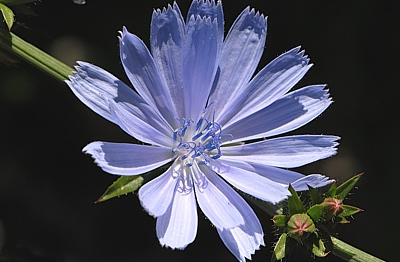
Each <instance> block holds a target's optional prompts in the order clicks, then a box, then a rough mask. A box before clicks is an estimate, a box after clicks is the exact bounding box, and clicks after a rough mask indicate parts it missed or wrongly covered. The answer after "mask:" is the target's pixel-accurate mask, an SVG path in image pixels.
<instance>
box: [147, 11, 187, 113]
mask: <svg viewBox="0 0 400 262" xmlns="http://www.w3.org/2000/svg"><path fill="white" fill-rule="evenodd" d="M185 32H186V28H185V22H184V21H183V17H182V14H181V11H180V10H179V7H178V5H177V4H176V3H174V4H173V7H171V6H168V8H167V9H163V10H162V11H161V10H157V11H156V10H155V11H153V16H152V20H151V31H150V44H151V51H152V55H153V59H154V62H155V63H156V64H157V66H158V68H159V69H160V72H161V75H162V77H163V78H164V80H165V83H166V87H167V88H168V89H169V93H170V94H171V99H172V101H173V103H174V105H175V109H176V112H177V115H176V117H177V118H179V119H182V118H184V117H185V115H184V104H183V102H182V98H183V90H182V87H183V75H182V72H183V69H182V66H183V57H182V55H183V54H182V48H183V45H184V37H185Z"/></svg>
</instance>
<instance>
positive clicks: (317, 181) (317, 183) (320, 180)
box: [291, 174, 335, 191]
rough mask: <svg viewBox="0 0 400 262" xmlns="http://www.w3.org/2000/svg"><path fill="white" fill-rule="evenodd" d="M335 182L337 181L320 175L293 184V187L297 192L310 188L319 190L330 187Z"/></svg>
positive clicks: (303, 178)
mask: <svg viewBox="0 0 400 262" xmlns="http://www.w3.org/2000/svg"><path fill="white" fill-rule="evenodd" d="M333 182H335V180H333V179H329V177H326V176H323V175H319V174H312V175H308V176H304V177H302V178H300V179H298V180H296V181H294V182H292V183H291V185H292V187H293V188H294V190H296V191H305V190H308V189H309V188H308V187H309V186H310V187H312V188H318V187H323V186H326V185H329V184H331V183H333Z"/></svg>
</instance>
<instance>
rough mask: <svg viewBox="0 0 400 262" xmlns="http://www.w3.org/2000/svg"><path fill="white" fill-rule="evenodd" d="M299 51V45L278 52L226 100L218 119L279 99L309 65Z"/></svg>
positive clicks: (247, 112)
mask: <svg viewBox="0 0 400 262" xmlns="http://www.w3.org/2000/svg"><path fill="white" fill-rule="evenodd" d="M308 62H309V58H308V57H307V56H305V55H304V51H302V52H300V47H297V48H293V49H292V50H290V51H288V52H286V53H284V54H282V55H280V56H279V57H277V58H275V59H274V60H273V61H272V62H270V63H269V64H268V65H267V66H266V67H264V68H263V69H262V70H261V71H260V72H259V73H258V74H257V75H256V76H255V77H254V78H253V79H252V80H251V81H250V83H249V84H248V85H247V86H246V87H245V88H243V89H241V90H239V93H238V94H237V95H236V96H235V97H234V98H233V100H232V101H230V103H229V108H227V109H226V112H225V114H224V116H221V118H220V119H218V121H219V123H220V124H222V125H224V124H225V123H226V122H227V121H228V123H227V124H229V122H231V121H237V120H239V119H242V118H245V117H246V116H249V115H251V114H253V113H254V112H257V111H259V110H261V109H263V108H265V107H267V106H268V105H270V104H272V103H273V102H275V100H277V99H279V98H281V97H282V96H283V95H285V94H286V93H287V92H289V90H290V89H292V88H293V86H294V85H295V84H296V83H297V82H298V81H300V79H301V78H302V77H303V76H304V75H305V74H306V73H307V71H308V70H309V69H310V68H311V66H312V65H309V64H308Z"/></svg>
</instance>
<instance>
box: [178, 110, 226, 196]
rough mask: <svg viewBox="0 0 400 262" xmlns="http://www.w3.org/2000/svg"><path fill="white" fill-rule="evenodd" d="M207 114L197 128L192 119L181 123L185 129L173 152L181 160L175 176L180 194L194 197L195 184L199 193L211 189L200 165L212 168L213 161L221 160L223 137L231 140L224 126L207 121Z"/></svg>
mask: <svg viewBox="0 0 400 262" xmlns="http://www.w3.org/2000/svg"><path fill="white" fill-rule="evenodd" d="M206 111H207V110H205V112H204V114H205V113H206ZM204 114H203V116H202V117H200V118H199V120H198V121H197V123H196V124H195V122H194V121H193V120H192V119H186V118H183V119H177V121H179V122H180V123H181V127H179V128H177V129H176V130H175V131H174V135H173V138H174V140H175V141H176V142H177V145H176V147H175V148H174V149H172V152H173V153H174V154H175V155H176V156H177V159H178V162H177V164H176V166H175V168H174V172H173V176H174V177H175V178H177V179H178V186H177V190H178V191H179V192H181V193H190V192H191V191H192V190H193V185H194V183H195V184H196V185H197V187H198V189H199V190H203V189H205V188H206V187H207V184H208V183H207V179H206V178H205V175H204V174H203V172H202V171H201V170H200V167H199V165H208V164H209V162H210V160H211V159H218V158H220V157H221V156H222V153H221V148H220V146H221V144H222V137H224V136H231V135H229V134H228V135H227V134H223V133H222V128H221V125H220V124H218V123H217V122H215V121H214V120H213V121H209V120H207V119H206V118H205V117H204ZM195 161H196V162H195Z"/></svg>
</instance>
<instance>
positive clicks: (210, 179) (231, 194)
mask: <svg viewBox="0 0 400 262" xmlns="http://www.w3.org/2000/svg"><path fill="white" fill-rule="evenodd" d="M192 171H193V173H194V174H193V175H194V176H198V177H201V176H204V175H205V176H204V181H203V182H204V183H203V184H201V185H199V184H197V183H195V186H196V197H197V203H198V204H199V206H200V208H201V210H202V211H203V213H204V214H205V215H206V216H207V217H208V219H209V220H210V221H211V223H212V224H213V225H214V226H215V227H216V228H219V229H221V230H222V229H224V228H232V227H236V226H239V225H242V224H243V223H244V220H243V217H242V215H241V213H243V209H242V208H241V207H240V206H238V205H237V202H240V201H239V200H238V199H237V198H241V197H240V196H239V195H238V194H237V193H236V192H235V191H234V190H233V189H232V188H231V187H229V186H228V185H227V184H226V183H225V182H224V181H223V180H222V179H220V178H219V177H218V176H217V175H216V174H215V173H214V171H212V170H209V168H208V167H205V168H202V170H200V169H199V167H198V166H197V164H196V165H194V166H193V167H192ZM203 173H204V175H203Z"/></svg>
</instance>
